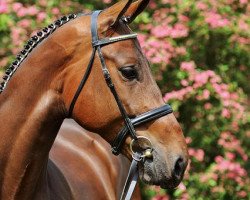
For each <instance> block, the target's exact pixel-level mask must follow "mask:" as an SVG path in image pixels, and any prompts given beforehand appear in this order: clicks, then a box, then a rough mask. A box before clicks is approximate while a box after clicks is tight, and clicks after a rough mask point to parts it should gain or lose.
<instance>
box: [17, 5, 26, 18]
mask: <svg viewBox="0 0 250 200" xmlns="http://www.w3.org/2000/svg"><path fill="white" fill-rule="evenodd" d="M25 15H27V9H26V8H24V7H21V8H20V9H18V10H17V16H18V17H23V16H25Z"/></svg>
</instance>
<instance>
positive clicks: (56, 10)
mask: <svg viewBox="0 0 250 200" xmlns="http://www.w3.org/2000/svg"><path fill="white" fill-rule="evenodd" d="M51 12H52V14H54V15H58V14H59V13H60V11H59V9H58V8H52V10H51Z"/></svg>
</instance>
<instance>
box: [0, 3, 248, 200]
mask: <svg viewBox="0 0 250 200" xmlns="http://www.w3.org/2000/svg"><path fill="white" fill-rule="evenodd" d="M115 2H116V1H111V0H103V1H101V0H92V1H89V0H74V1H68V0H47V1H46V0H21V1H18V2H17V1H13V0H0V67H1V68H0V69H1V72H3V71H4V69H5V67H6V66H8V65H9V64H10V63H11V61H13V59H14V57H15V55H16V54H17V53H18V52H19V51H20V50H21V49H22V46H23V44H24V43H25V41H27V40H28V39H29V37H31V36H32V35H33V34H35V33H36V31H37V30H39V29H41V28H43V27H45V26H47V25H48V24H50V23H51V22H53V21H54V20H55V19H57V18H59V17H61V16H62V15H65V14H69V13H78V12H81V11H82V10H93V9H103V8H105V7H107V6H109V5H111V4H113V3H115ZM132 28H133V30H134V31H137V32H138V33H139V41H140V43H141V46H142V48H143V51H144V52H145V54H146V56H147V58H148V59H149V61H150V62H151V64H152V71H153V73H154V76H155V79H156V80H157V82H158V84H159V86H160V88H161V90H162V93H163V94H164V96H163V97H164V99H165V101H167V102H168V103H170V104H171V105H172V106H173V108H174V110H175V115H176V117H177V118H178V120H179V121H180V122H181V124H182V127H183V130H184V133H185V136H186V140H187V143H188V145H189V154H190V164H189V167H188V168H189V169H188V171H187V172H186V174H185V178H184V180H183V182H182V183H181V184H180V186H179V187H178V188H176V189H175V190H172V191H166V190H163V189H160V188H159V187H154V186H147V185H143V184H142V185H141V187H142V195H143V198H144V199H154V200H160V199H161V200H166V199H204V200H205V199H209V200H210V199H227V200H228V199H250V179H249V172H250V161H249V156H250V151H249V149H250V128H249V127H250V112H249V105H250V98H249V93H250V82H249V79H250V73H249V71H250V56H249V52H250V51H249V50H250V3H249V1H248V0H176V1H173V0H158V1H157V0H151V2H150V5H149V7H148V9H147V10H146V11H145V12H144V13H142V14H141V15H140V16H139V17H138V18H137V19H136V20H135V22H134V23H133V24H132Z"/></svg>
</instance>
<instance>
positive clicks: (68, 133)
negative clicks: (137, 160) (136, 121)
mask: <svg viewBox="0 0 250 200" xmlns="http://www.w3.org/2000/svg"><path fill="white" fill-rule="evenodd" d="M65 157H67V159H65ZM50 159H51V160H53V163H54V164H55V165H56V166H60V170H61V171H62V173H63V174H64V176H65V177H66V178H67V179H73V180H74V181H72V183H73V184H74V185H72V186H71V187H72V188H74V190H79V192H78V194H81V196H79V197H78V196H76V197H75V198H76V199H91V200H100V199H117V198H118V197H119V196H120V194H121V192H122V189H123V186H124V183H125V180H126V176H127V173H128V170H129V164H130V163H129V160H128V159H127V158H126V157H124V156H123V155H119V156H115V155H113V154H112V153H111V151H110V145H109V144H108V143H107V142H106V141H105V140H103V139H102V138H101V137H100V136H99V135H97V134H94V133H91V132H89V131H87V130H84V129H83V128H82V127H80V126H79V125H78V124H77V123H76V122H75V121H74V120H72V119H65V120H64V122H63V124H62V126H61V128H60V130H59V132H58V134H57V137H56V140H55V142H54V144H53V146H52V148H51V150H50ZM69 163H72V164H70V165H69ZM93 165H94V166H95V167H93ZM82 194H84V195H82ZM83 196H84V197H83ZM132 199H133V200H140V199H141V195H140V189H139V187H137V188H136V190H135V192H134V193H133V198H132Z"/></svg>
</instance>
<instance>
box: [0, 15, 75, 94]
mask: <svg viewBox="0 0 250 200" xmlns="http://www.w3.org/2000/svg"><path fill="white" fill-rule="evenodd" d="M76 17H77V15H76V14H70V15H68V16H63V17H61V18H60V19H58V20H56V21H55V22H54V23H52V24H50V25H48V26H47V27H45V28H43V29H42V30H41V31H38V32H37V34H36V35H34V36H32V37H31V38H30V40H29V41H28V42H27V43H26V44H25V45H24V48H23V50H22V51H20V53H19V54H18V55H17V56H16V59H15V60H14V61H13V62H12V64H11V65H10V66H9V67H8V68H7V69H6V71H5V74H4V76H3V82H2V83H0V93H2V91H3V90H4V88H5V87H6V85H7V82H8V81H9V80H10V78H11V76H12V75H13V74H14V72H15V71H16V70H17V69H18V67H19V66H20V64H21V63H22V62H23V61H24V59H25V58H26V57H27V56H28V54H29V53H30V52H31V51H32V50H33V49H34V48H35V47H36V46H37V45H38V44H39V43H40V42H41V41H43V39H45V38H47V37H48V36H49V35H51V34H52V33H53V32H54V31H55V30H56V29H57V28H59V27H60V26H62V25H64V24H66V23H67V22H69V21H71V20H73V19H75V18H76Z"/></svg>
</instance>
